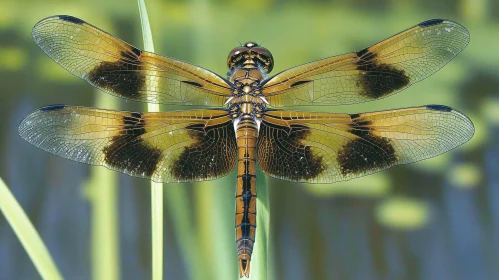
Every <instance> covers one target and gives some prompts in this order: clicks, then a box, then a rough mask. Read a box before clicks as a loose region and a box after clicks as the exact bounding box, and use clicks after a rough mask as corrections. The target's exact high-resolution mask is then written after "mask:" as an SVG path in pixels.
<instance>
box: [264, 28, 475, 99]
mask: <svg viewBox="0 0 499 280" xmlns="http://www.w3.org/2000/svg"><path fill="white" fill-rule="evenodd" d="M469 39H470V37H469V33H468V31H467V30H466V29H465V28H464V27H463V26H461V25H459V24H458V23H456V22H452V21H447V20H439V19H437V20H429V21H426V22H423V23H420V24H418V25H416V26H414V27H412V28H409V29H407V30H406V31H403V32H401V33H399V34H397V35H395V36H392V37H391V38H388V39H386V40H384V41H382V42H380V43H377V44H375V45H373V46H371V47H368V48H366V49H363V50H361V51H358V52H354V53H349V54H344V55H340V56H335V57H330V58H325V59H321V60H317V61H313V62H310V63H307V64H303V65H300V66H297V67H294V68H291V69H288V70H285V71H283V72H281V73H279V74H277V75H275V76H273V77H272V78H270V79H269V80H267V81H264V82H263V89H262V93H263V94H264V95H265V96H266V98H267V100H268V101H269V103H270V104H271V106H274V107H285V106H300V105H341V104H353V103H359V102H366V101H371V100H376V99H379V98H383V97H386V96H389V95H392V94H394V93H397V92H399V91H401V90H403V89H405V88H407V87H409V86H410V85H412V84H414V83H417V82H419V81H421V80H423V79H425V78H426V77H428V76H430V75H432V74H433V73H435V72H436V71H438V70H439V69H440V68H442V67H443V66H444V65H445V64H446V63H447V62H449V61H450V60H451V59H453V58H454V57H455V56H456V55H457V54H458V53H459V52H461V51H462V50H463V49H464V48H465V47H466V45H467V44H468V42H469Z"/></svg>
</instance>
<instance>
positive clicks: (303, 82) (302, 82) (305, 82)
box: [290, 81, 312, 88]
mask: <svg viewBox="0 0 499 280" xmlns="http://www.w3.org/2000/svg"><path fill="white" fill-rule="evenodd" d="M310 82H312V81H298V82H296V83H294V84H292V85H291V86H290V88H294V87H297V86H301V85H304V84H308V83H310Z"/></svg>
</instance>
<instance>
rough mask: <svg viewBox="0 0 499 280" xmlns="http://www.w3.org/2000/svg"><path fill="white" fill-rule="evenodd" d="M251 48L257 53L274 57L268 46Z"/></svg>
mask: <svg viewBox="0 0 499 280" xmlns="http://www.w3.org/2000/svg"><path fill="white" fill-rule="evenodd" d="M251 50H252V51H254V52H256V53H259V54H260V55H263V56H265V57H267V58H272V54H271V53H270V52H269V50H267V49H266V48H262V47H253V48H251Z"/></svg>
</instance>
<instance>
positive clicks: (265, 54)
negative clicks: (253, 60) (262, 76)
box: [251, 47, 274, 73]
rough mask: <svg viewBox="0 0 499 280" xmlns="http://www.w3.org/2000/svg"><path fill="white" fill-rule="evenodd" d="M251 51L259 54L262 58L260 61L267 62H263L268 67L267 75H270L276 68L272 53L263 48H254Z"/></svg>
mask: <svg viewBox="0 0 499 280" xmlns="http://www.w3.org/2000/svg"><path fill="white" fill-rule="evenodd" d="M251 51H253V52H255V53H257V54H258V55H259V56H260V60H265V61H262V62H263V63H264V64H265V66H266V71H267V73H270V71H272V68H273V67H274V58H273V57H272V54H271V53H270V51H269V50H267V49H266V48H263V47H253V48H251Z"/></svg>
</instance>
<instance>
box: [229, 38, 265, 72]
mask: <svg viewBox="0 0 499 280" xmlns="http://www.w3.org/2000/svg"><path fill="white" fill-rule="evenodd" d="M246 65H258V66H260V67H262V68H263V70H264V71H265V72H266V73H270V71H272V68H274V58H273V57H272V54H271V53H270V51H269V50H267V49H266V48H264V47H261V46H259V45H258V44H257V43H254V42H248V43H246V44H244V45H242V46H240V47H237V48H234V49H233V50H232V51H230V53H229V57H228V58H227V67H229V69H233V68H236V67H244V66H246Z"/></svg>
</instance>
